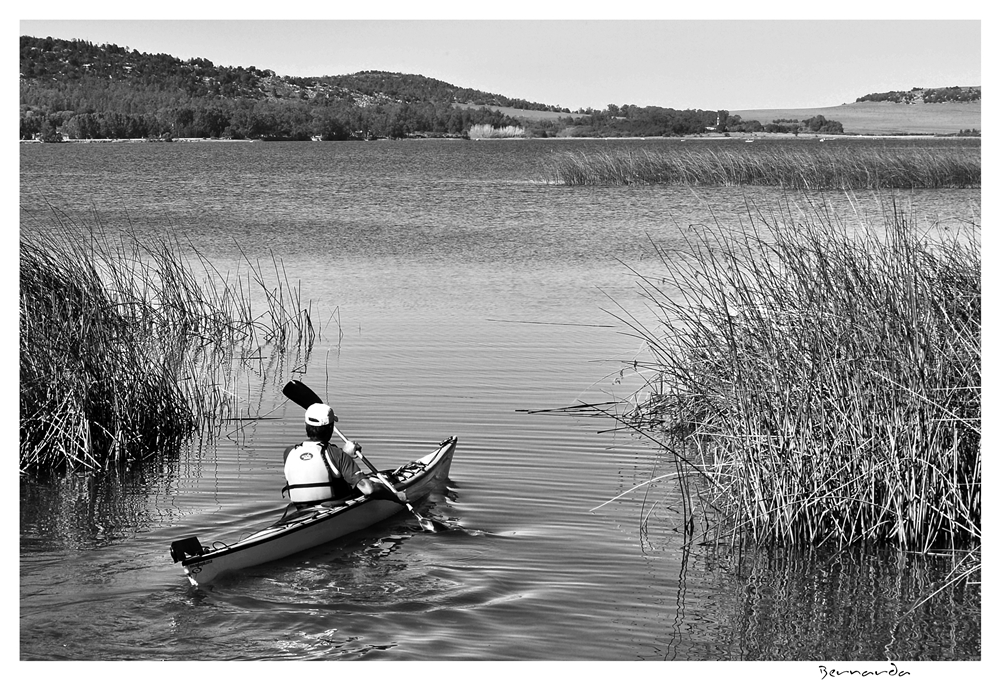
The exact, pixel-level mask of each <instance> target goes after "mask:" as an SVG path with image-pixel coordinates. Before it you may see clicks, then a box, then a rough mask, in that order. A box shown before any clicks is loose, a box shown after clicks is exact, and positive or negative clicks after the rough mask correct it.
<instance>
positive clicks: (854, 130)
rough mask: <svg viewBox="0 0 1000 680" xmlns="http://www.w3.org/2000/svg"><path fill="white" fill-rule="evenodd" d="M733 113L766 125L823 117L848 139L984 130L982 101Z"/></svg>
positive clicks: (864, 103)
mask: <svg viewBox="0 0 1000 680" xmlns="http://www.w3.org/2000/svg"><path fill="white" fill-rule="evenodd" d="M730 113H731V114H735V115H738V116H740V117H741V118H743V119H744V120H758V121H760V122H761V123H762V124H764V125H766V124H767V123H770V122H773V121H776V120H806V119H808V118H811V117H813V116H819V115H821V116H824V117H826V118H828V119H831V120H836V121H839V122H840V123H841V124H842V125H843V126H844V134H848V135H954V134H957V133H958V132H960V131H962V130H982V127H983V125H982V102H981V101H970V102H942V103H929V104H928V103H912V104H902V103H895V102H892V101H859V102H855V103H853V104H842V105H840V106H828V107H823V108H814V109H748V110H742V111H731V112H730Z"/></svg>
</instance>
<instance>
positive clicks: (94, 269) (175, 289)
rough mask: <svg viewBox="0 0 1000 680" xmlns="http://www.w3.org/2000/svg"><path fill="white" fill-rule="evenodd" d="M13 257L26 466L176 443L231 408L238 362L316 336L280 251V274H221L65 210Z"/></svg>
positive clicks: (118, 460)
mask: <svg viewBox="0 0 1000 680" xmlns="http://www.w3.org/2000/svg"><path fill="white" fill-rule="evenodd" d="M20 260H21V261H20V319H19V321H20V468H21V471H22V472H29V471H43V470H51V469H61V468H70V469H84V470H104V469H108V468H111V467H114V466H119V465H122V464H129V463H134V462H135V461H140V460H142V459H144V458H147V457H149V456H151V455H153V454H155V453H158V452H164V451H170V450H175V449H176V448H177V447H178V446H180V444H181V443H182V442H183V441H184V440H185V438H187V437H188V436H189V435H191V434H192V433H193V432H195V431H198V430H199V429H202V428H206V427H211V426H212V425H213V424H215V423H218V422H219V420H220V419H221V418H224V417H226V416H227V415H228V414H229V413H230V412H231V411H232V410H233V408H234V402H233V399H234V397H233V392H232V389H231V388H232V387H233V385H232V380H233V366H234V362H235V363H236V364H238V363H240V362H241V361H243V362H245V361H247V360H249V358H252V357H257V358H259V357H261V356H262V352H263V348H264V347H268V348H269V351H271V352H278V353H283V352H288V351H297V352H300V353H301V352H303V351H304V352H308V350H309V349H310V348H311V345H312V342H313V340H314V339H315V333H314V330H313V326H312V321H311V316H310V311H309V309H308V308H304V307H303V305H302V300H301V298H300V294H299V292H298V290H297V289H294V288H292V287H291V286H290V285H289V283H288V281H287V278H286V277H285V276H284V272H283V271H282V270H281V268H280V266H279V265H278V264H277V263H276V262H275V263H273V266H274V272H273V273H274V278H275V279H276V282H275V283H269V282H268V276H267V275H265V273H264V271H263V269H262V268H261V267H260V265H259V264H258V265H253V264H251V263H249V261H248V263H247V264H248V265H250V266H249V270H248V272H247V273H246V274H245V275H242V276H239V277H236V278H233V279H230V278H228V277H224V276H222V275H221V274H220V273H219V272H217V271H215V270H214V269H213V268H212V266H211V264H210V263H208V262H207V261H206V260H204V259H203V258H201V257H199V256H198V255H197V254H195V255H194V259H193V260H188V259H186V258H185V257H184V256H183V255H182V254H181V248H180V246H179V245H178V244H176V243H170V242H167V241H153V242H150V241H148V240H146V241H140V240H139V239H138V238H136V237H134V236H125V237H121V238H118V239H114V238H111V237H108V236H105V235H102V234H97V233H94V232H87V231H86V230H84V229H83V228H81V227H78V226H75V225H72V224H66V223H65V222H63V223H61V224H59V225H58V226H53V227H52V228H51V229H48V230H47V233H44V234H42V233H35V234H22V236H21V239H20ZM199 268H200V269H201V270H203V276H200V277H199V276H198V275H197V274H196V272H197V271H198V269H199Z"/></svg>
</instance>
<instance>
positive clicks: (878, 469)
mask: <svg viewBox="0 0 1000 680" xmlns="http://www.w3.org/2000/svg"><path fill="white" fill-rule="evenodd" d="M817 214H820V213H817ZM749 217H750V221H749V224H747V225H744V226H743V227H741V228H740V229H737V230H729V229H725V228H723V227H721V226H718V225H716V226H715V227H713V228H711V229H706V230H704V231H701V232H698V233H688V234H687V236H686V237H685V240H684V245H683V247H682V248H681V249H679V250H676V251H667V250H664V249H660V250H659V251H658V252H659V256H660V260H661V263H662V268H663V272H662V273H658V274H657V275H656V276H650V275H641V276H640V282H641V287H642V291H643V292H642V295H643V297H644V299H645V303H646V305H647V306H648V307H650V308H651V309H653V310H654V311H655V312H656V315H657V322H656V323H655V324H654V325H652V326H650V325H645V324H641V323H639V322H638V321H637V320H636V319H635V317H634V316H631V315H628V314H624V313H623V314H622V315H621V318H622V320H623V321H625V322H626V323H628V324H629V325H630V326H631V328H632V329H634V331H635V332H636V334H637V335H638V336H639V337H641V338H643V340H644V341H645V344H646V345H647V346H648V348H649V356H650V359H649V361H647V362H645V363H637V364H636V368H637V369H639V371H640V373H642V375H643V376H644V379H645V387H644V388H643V389H642V390H641V391H640V392H638V393H636V394H635V395H633V397H632V398H631V400H629V401H628V403H627V404H626V406H627V409H625V410H624V411H622V412H621V413H620V415H619V416H618V417H619V418H620V420H621V422H623V423H625V424H627V425H628V426H629V427H631V428H635V429H636V430H637V431H639V432H641V433H642V434H644V435H645V436H647V437H650V438H652V439H653V440H655V441H656V442H657V443H658V444H659V446H660V447H662V451H663V452H664V453H665V454H669V456H670V458H672V460H673V461H674V464H675V465H676V466H677V469H678V475H679V477H680V478H681V479H682V481H683V482H684V486H683V490H684V492H685V494H686V495H685V502H686V503H687V506H686V508H685V509H686V511H687V512H688V521H689V523H690V524H693V521H692V518H693V517H694V516H695V515H698V516H700V518H701V519H702V520H703V521H706V522H708V526H711V527H713V530H714V531H715V532H717V534H716V535H717V537H719V538H726V539H728V540H733V541H736V542H741V541H743V540H744V539H749V540H751V541H753V542H759V543H780V544H792V545H822V544H825V543H835V544H840V545H847V544H853V543H859V542H860V543H868V542H871V543H890V544H896V545H898V546H900V547H902V548H904V549H915V550H921V551H927V550H930V549H931V548H937V547H942V546H944V547H949V548H956V549H957V548H960V547H962V546H969V545H976V544H978V542H979V540H980V536H981V530H980V527H981V501H982V498H981V476H982V469H981V457H980V410H981V385H982V383H981V377H980V375H981V374H980V366H981V352H980V309H981V290H980V249H979V241H978V235H979V232H978V227H976V226H975V225H970V227H969V230H968V233H951V234H945V235H943V236H935V237H934V238H931V237H929V236H927V235H922V234H920V233H919V231H918V229H917V228H916V226H915V225H914V224H913V223H912V220H911V219H910V218H908V217H907V216H906V215H905V214H904V213H903V211H902V210H900V209H898V208H897V207H895V206H891V207H887V208H885V210H884V214H883V216H882V222H883V223H882V224H871V223H866V224H864V225H861V226H858V225H852V226H849V225H848V224H847V222H846V220H840V219H837V218H836V217H834V216H832V215H829V214H827V215H826V216H825V217H822V218H820V217H815V218H813V217H809V218H801V217H800V218H793V217H792V215H791V210H785V209H780V210H778V211H777V212H776V213H772V214H771V215H763V214H760V213H757V214H751V215H750V216H749ZM877 219H878V218H876V220H877ZM637 274H638V273H637ZM690 524H689V528H691V526H690Z"/></svg>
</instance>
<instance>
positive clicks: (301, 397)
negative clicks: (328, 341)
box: [281, 380, 448, 533]
mask: <svg viewBox="0 0 1000 680" xmlns="http://www.w3.org/2000/svg"><path fill="white" fill-rule="evenodd" d="M281 393H282V394H284V395H285V396H286V397H288V398H289V399H290V400H292V401H293V402H295V403H296V404H298V405H299V406H301V407H302V408H309V407H310V406H312V405H313V404H322V403H324V402H323V400H322V399H320V398H319V395H317V394H316V393H315V392H313V391H312V389H310V387H309V386H308V385H306V384H305V383H303V382H300V381H298V380H291V381H289V382H288V383H287V384H286V385H285V386H284V387H283V388H282V390H281ZM333 431H334V432H336V433H337V435H338V436H339V437H340V438H341V439H343V440H344V443H345V444H347V443H350V440H349V439H348V438H347V437H345V436H344V433H343V432H341V431H340V430H338V429H337V425H336V424H334V425H333ZM354 455H355V457H356V458H358V460H360V461H362V462H363V463H364V464H365V465H367V466H368V469H369V470H371V471H372V472H373V473H374V474H375V476H376V477H377V478H378V480H379V481H380V482H382V484H383V485H385V487H386V488H387V489H389V491H392V493H393V494H396V493H398V492H397V491H396V487H394V486H393V485H392V483H390V482H389V480H388V479H386V478H385V475H383V474H382V473H381V472H379V471H378V469H377V468H376V467H375V466H374V465H372V464H371V461H369V460H368V459H367V458H365V456H364V454H363V453H361V449H360V448H357V449H355V451H354ZM396 501H397V502H398V503H402V504H403V505H405V506H406V507H407V509H409V511H410V512H411V513H413V516H414V517H416V518H417V522H419V523H420V527H421V528H422V529H423V530H424V531H430V532H432V533H433V532H435V531H437V528H436V527H437V526H440V527H441V528H443V529H447V528H448V526H447V525H445V524H442V523H440V522H435V521H434V520H432V519H429V518H427V517H424V516H423V515H421V514H420V513H419V512H417V511H416V509H415V508H414V507H413V506H412V505H411V504H410V502H409V501H402V500H399V498H398V497H396Z"/></svg>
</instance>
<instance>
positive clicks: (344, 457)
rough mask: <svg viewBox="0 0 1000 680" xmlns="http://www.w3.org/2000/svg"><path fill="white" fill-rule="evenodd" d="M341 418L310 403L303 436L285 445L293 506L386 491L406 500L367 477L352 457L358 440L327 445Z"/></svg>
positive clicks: (331, 411)
mask: <svg viewBox="0 0 1000 680" xmlns="http://www.w3.org/2000/svg"><path fill="white" fill-rule="evenodd" d="M338 420H340V419H339V418H337V416H336V415H335V414H334V412H333V409H332V408H330V406H328V405H326V404H313V405H312V406H310V407H309V408H308V409H306V416H305V421H306V436H307V437H308V439H307V440H306V441H304V442H302V443H301V444H296V445H294V446H289V447H288V448H287V449H285V454H284V459H285V481H286V482H287V484H286V486H285V490H287V491H288V496H289V498H291V500H292V502H293V503H295V504H296V506H308V505H316V504H317V503H322V502H324V501H331V500H337V499H341V498H347V497H350V496H354V495H356V494H355V492H354V490H355V489H357V490H358V491H360V492H361V493H363V494H364V495H365V496H371V495H372V494H376V493H377V494H378V495H386V494H387V495H388V496H389V497H391V498H393V499H394V500H395V499H397V498H398V499H399V500H400V501H402V502H405V501H406V494H405V493H403V492H399V493H398V494H395V493H393V492H392V491H390V490H389V489H387V488H385V487H384V486H383V485H382V483H381V482H379V481H378V480H377V479H370V478H369V477H368V476H367V475H365V473H363V472H362V471H361V469H360V468H359V467H358V464H357V463H356V462H355V461H354V457H353V456H354V455H355V454H356V453H357V452H358V451H360V450H361V445H360V444H358V443H357V442H353V441H349V442H347V443H345V444H344V447H343V448H342V449H341V448H338V447H336V446H331V445H330V438H331V437H332V436H333V428H334V424H335V423H336V422H337V421H338Z"/></svg>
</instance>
